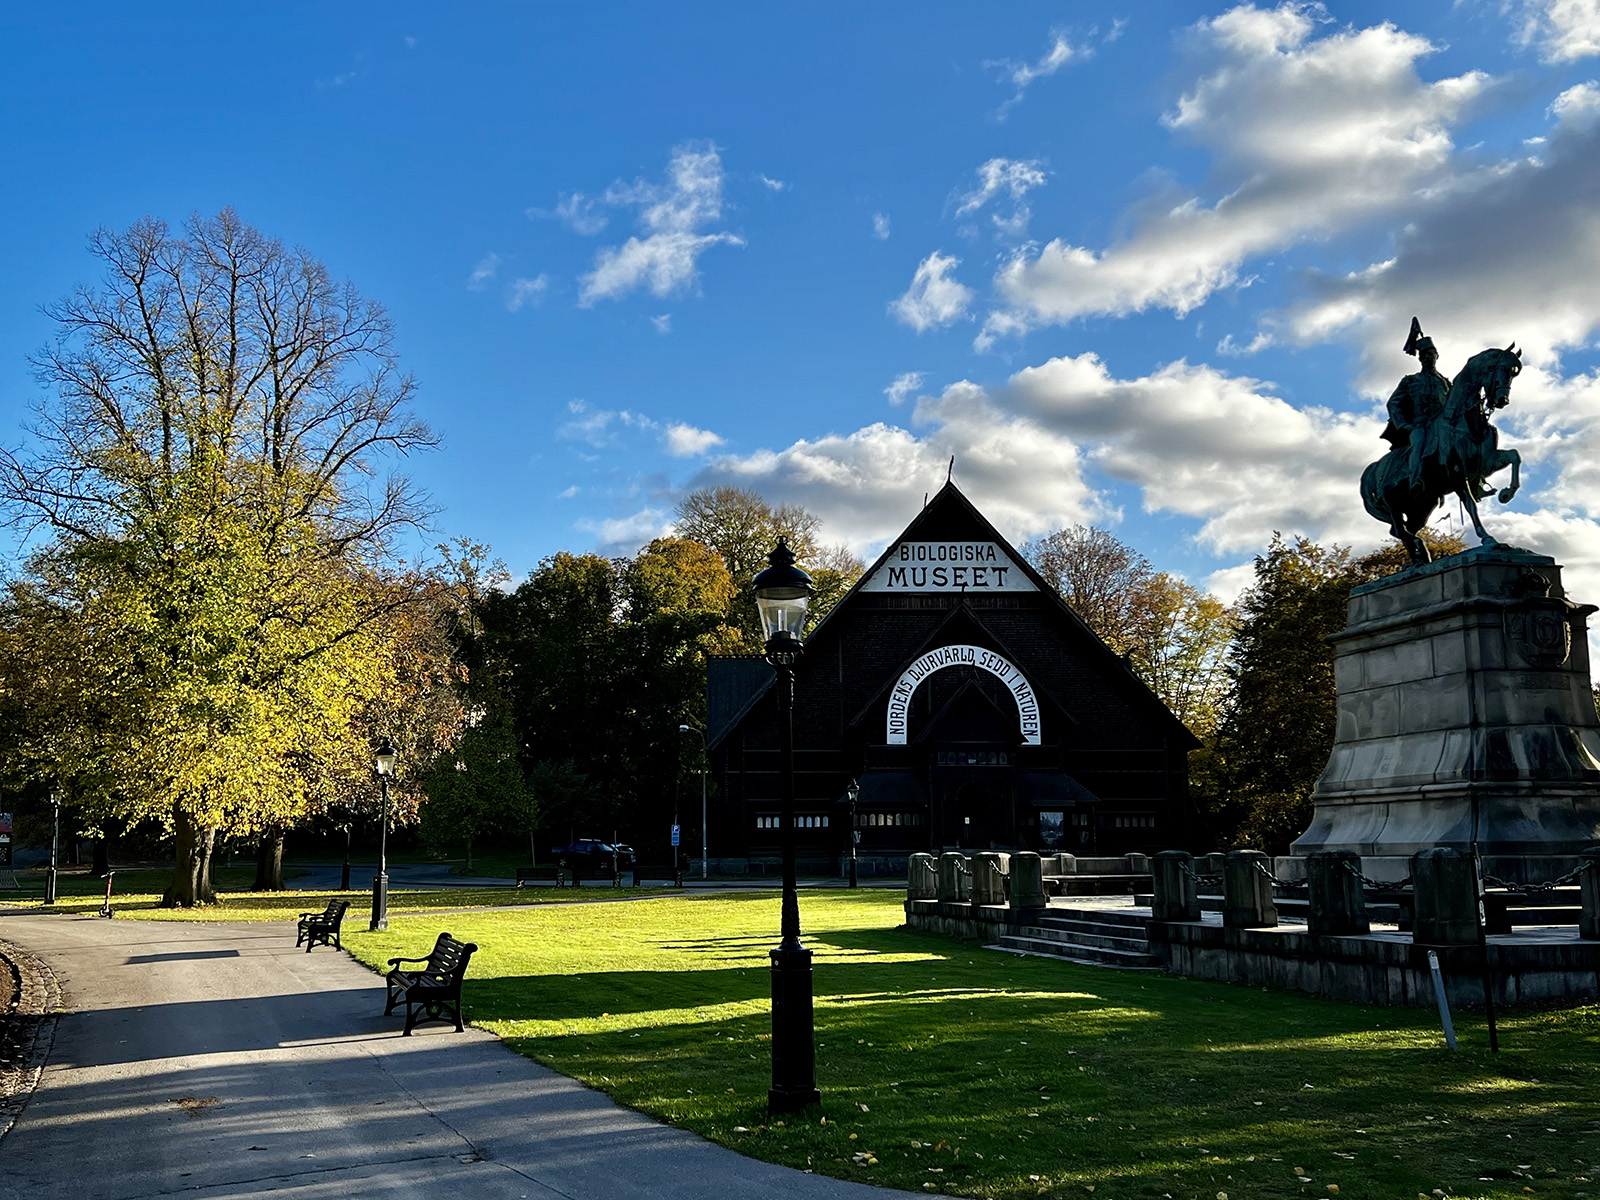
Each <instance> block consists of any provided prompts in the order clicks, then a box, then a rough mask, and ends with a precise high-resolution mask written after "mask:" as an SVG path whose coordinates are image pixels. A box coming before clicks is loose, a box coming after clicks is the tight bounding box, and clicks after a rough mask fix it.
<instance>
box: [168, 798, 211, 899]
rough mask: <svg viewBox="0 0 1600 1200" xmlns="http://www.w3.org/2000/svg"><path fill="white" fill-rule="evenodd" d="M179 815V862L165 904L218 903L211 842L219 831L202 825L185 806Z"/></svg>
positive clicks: (176, 863)
mask: <svg viewBox="0 0 1600 1200" xmlns="http://www.w3.org/2000/svg"><path fill="white" fill-rule="evenodd" d="M174 815H175V817H176V822H175V823H176V826H177V840H178V844H177V847H176V862H175V864H174V868H173V872H172V886H171V887H170V888H168V889H167V893H166V895H164V896H162V897H161V904H162V906H163V907H164V908H193V907H194V906H195V905H196V904H215V903H216V902H217V894H216V892H214V891H212V890H211V844H212V842H213V841H214V840H215V838H216V836H217V831H216V830H215V829H213V828H211V827H210V826H204V827H202V826H201V825H200V823H199V822H198V821H196V820H195V819H194V818H193V817H191V816H190V815H189V814H188V813H186V812H184V811H183V809H181V808H180V809H178V810H177V812H176V813H175V814H174Z"/></svg>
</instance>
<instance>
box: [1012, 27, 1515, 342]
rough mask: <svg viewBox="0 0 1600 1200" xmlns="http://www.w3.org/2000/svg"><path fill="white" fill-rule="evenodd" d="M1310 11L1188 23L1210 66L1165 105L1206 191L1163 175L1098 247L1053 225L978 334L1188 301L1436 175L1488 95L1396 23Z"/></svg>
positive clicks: (1388, 207) (1024, 257) (1374, 213)
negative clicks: (1342, 23) (1206, 194)
mask: <svg viewBox="0 0 1600 1200" xmlns="http://www.w3.org/2000/svg"><path fill="white" fill-rule="evenodd" d="M1322 21H1323V17H1322V14H1321V10H1320V9H1318V8H1314V7H1311V6H1308V5H1304V4H1295V3H1286V4H1282V5H1280V6H1279V7H1277V8H1274V9H1259V8H1256V7H1254V6H1251V5H1243V6H1240V7H1237V8H1234V9H1231V10H1229V11H1228V12H1226V13H1224V14H1222V15H1221V16H1219V17H1216V18H1214V19H1211V20H1208V21H1204V22H1201V23H1200V24H1199V25H1198V26H1196V27H1195V29H1194V30H1193V31H1192V37H1193V40H1194V42H1195V44H1196V47H1197V49H1198V52H1199V53H1200V55H1201V56H1202V58H1203V59H1204V60H1206V61H1207V63H1208V68H1207V70H1206V72H1205V73H1204V74H1202V75H1201V76H1199V77H1198V78H1197V79H1196V80H1195V82H1194V83H1193V84H1192V85H1191V86H1190V87H1189V88H1188V89H1187V90H1186V91H1185V92H1184V93H1183V95H1182V96H1181V97H1180V99H1179V100H1178V102H1177V105H1176V107H1175V108H1174V109H1173V110H1172V111H1171V112H1170V113H1168V114H1167V116H1166V117H1165V118H1164V121H1165V124H1166V125H1167V126H1168V127H1169V128H1170V129H1172V130H1173V131H1174V132H1175V133H1179V134H1182V135H1183V136H1185V137H1186V138H1189V139H1190V140H1192V141H1194V142H1195V143H1197V144H1199V145H1200V146H1202V147H1204V148H1206V149H1208V150H1210V151H1211V154H1212V167H1213V174H1214V176H1215V177H1216V178H1217V179H1218V180H1219V182H1221V183H1222V185H1223V186H1224V187H1231V189H1232V190H1230V191H1227V192H1226V193H1225V194H1224V195H1222V197H1221V198H1220V199H1219V200H1217V201H1216V202H1215V203H1207V202H1206V201H1205V200H1204V199H1203V198H1202V197H1200V196H1198V195H1196V194H1194V193H1191V192H1186V191H1182V190H1179V189H1177V188H1176V187H1169V188H1168V190H1167V191H1165V192H1163V193H1161V194H1158V195H1154V196H1152V197H1150V198H1149V199H1148V200H1147V202H1146V203H1144V204H1143V205H1141V206H1140V207H1139V208H1138V209H1137V210H1135V211H1134V212H1133V213H1132V214H1130V218H1131V220H1130V232H1129V234H1128V235H1127V236H1126V237H1124V238H1122V239H1121V240H1119V241H1117V242H1114V243H1112V244H1111V245H1109V246H1107V247H1105V248H1103V249H1100V250H1095V249H1091V248H1088V247H1085V246H1079V245H1073V244H1072V243H1070V242H1068V241H1066V240H1064V239H1061V238H1056V239H1054V240H1052V241H1050V242H1049V243H1047V244H1046V245H1045V246H1043V247H1042V248H1040V249H1037V250H1034V249H1031V248H1024V249H1021V250H1019V251H1018V252H1017V253H1016V254H1015V255H1014V256H1012V258H1011V259H1010V260H1009V261H1008V262H1006V263H1005V264H1004V265H1003V266H1002V267H1001V269H1000V271H999V272H998V274H997V275H996V277H995V286H996V288H997V290H998V291H999V293H1000V294H1001V296H1002V297H1003V299H1004V300H1005V302H1006V305H1007V307H1006V308H1004V309H1001V310H999V311H997V312H995V313H993V314H991V315H990V317H989V319H988V321H987V322H986V324H985V336H986V338H987V339H988V340H992V339H993V338H994V337H996V336H1001V335H1004V334H1011V333H1017V332H1021V331H1024V330H1026V329H1028V328H1031V327H1033V326H1036V325H1040V324H1046V323H1051V322H1066V321H1070V320H1073V319H1075V318H1078V317H1083V316H1088V315H1094V314H1114V315H1125V314H1128V313H1132V312H1137V311H1141V310H1143V309H1147V308H1151V307H1159V308H1169V309H1171V310H1173V311H1174V312H1177V313H1179V314H1184V313H1187V312H1189V311H1190V310H1192V309H1194V308H1195V307H1197V306H1198V305H1200V304H1203V303H1204V302H1205V301H1206V299H1207V298H1208V297H1209V296H1210V295H1211V294H1212V293H1213V292H1214V291H1216V290H1217V289H1219V288H1223V287H1229V286H1233V285H1235V284H1236V283H1238V282H1239V277H1240V268H1241V266H1242V265H1243V263H1244V262H1245V261H1246V260H1248V259H1249V258H1251V257H1252V256H1256V255H1260V254H1264V253H1269V252H1274V251H1277V250H1280V249H1282V248H1283V247H1286V246H1289V245H1292V244H1294V243H1296V242H1298V241H1302V240H1305V239H1307V238H1318V237H1325V236H1328V235H1330V234H1333V233H1336V232H1341V231H1344V230H1346V229H1349V228H1351V227H1353V226H1356V225H1360V224H1362V223H1370V222H1373V221H1376V220H1379V219H1382V218H1384V217H1388V216H1392V215H1393V214H1395V213H1396V212H1399V211H1402V210H1404V209H1405V208H1407V207H1408V206H1410V205H1413V204H1415V203H1416V202H1417V200H1418V197H1419V196H1422V195H1424V194H1425V193H1426V192H1427V191H1428V189H1429V188H1431V187H1437V186H1440V185H1442V184H1443V183H1445V182H1446V181H1447V172H1448V168H1449V165H1450V159H1451V153H1452V142H1451V138H1450V130H1451V128H1452V127H1453V126H1454V125H1455V124H1456V123H1457V122H1459V121H1460V120H1461V118H1462V117H1463V115H1464V114H1465V113H1466V111H1467V110H1468V108H1469V106H1470V105H1471V104H1472V103H1473V102H1474V101H1475V100H1477V99H1478V98H1479V97H1480V96H1482V94H1483V93H1484V91H1485V89H1486V88H1487V87H1488V85H1489V80H1488V77H1487V76H1485V75H1483V74H1482V73H1480V72H1469V73H1467V74H1464V75H1459V76H1454V77H1451V78H1445V79H1440V80H1436V81H1434V82H1424V81H1423V80H1422V79H1421V78H1419V76H1418V74H1417V64H1418V62H1419V61H1420V60H1421V59H1422V58H1424V57H1426V56H1427V55H1428V54H1430V53H1432V52H1433V50H1434V49H1435V47H1434V46H1433V44H1432V43H1430V42H1429V41H1427V40H1426V39H1424V38H1421V37H1418V36H1415V35H1413V34H1409V33H1406V32H1404V31H1402V30H1400V29H1397V28H1395V27H1394V26H1393V25H1388V24H1384V25H1378V26H1374V27H1372V28H1368V29H1359V30H1358V29H1353V28H1340V29H1335V30H1333V31H1332V32H1328V33H1324V34H1322V35H1321V36H1317V34H1318V25H1319V23H1321V22H1322Z"/></svg>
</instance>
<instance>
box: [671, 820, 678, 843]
mask: <svg viewBox="0 0 1600 1200" xmlns="http://www.w3.org/2000/svg"><path fill="white" fill-rule="evenodd" d="M672 844H673V845H674V846H676V845H677V844H678V826H676V825H674V826H673V827H672Z"/></svg>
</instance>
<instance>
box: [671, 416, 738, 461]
mask: <svg viewBox="0 0 1600 1200" xmlns="http://www.w3.org/2000/svg"><path fill="white" fill-rule="evenodd" d="M724 440H725V439H724V438H723V437H722V435H721V434H718V433H712V432H711V430H709V429H696V428H695V427H694V426H693V425H685V424H682V423H681V422H680V423H676V424H672V425H668V426H667V427H666V429H665V430H663V431H662V434H661V442H662V444H663V445H664V446H666V448H667V453H668V454H670V455H672V456H673V457H674V458H698V457H699V456H700V455H702V454H704V453H705V452H706V451H708V450H712V449H714V448H716V447H717V446H720V445H722V443H723V441H724Z"/></svg>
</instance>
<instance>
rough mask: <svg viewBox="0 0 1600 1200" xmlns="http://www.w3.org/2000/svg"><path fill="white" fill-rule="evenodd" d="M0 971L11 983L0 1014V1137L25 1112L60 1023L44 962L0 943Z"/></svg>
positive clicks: (57, 992) (56, 992) (57, 990)
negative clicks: (11, 994)
mask: <svg viewBox="0 0 1600 1200" xmlns="http://www.w3.org/2000/svg"><path fill="white" fill-rule="evenodd" d="M0 969H3V970H6V971H9V972H10V973H11V975H12V977H13V979H15V981H16V984H17V1000H16V1005H15V1007H13V1008H12V1009H11V1011H10V1012H7V1013H5V1014H0V1138H4V1137H5V1135H6V1134H7V1133H9V1132H10V1131H11V1127H12V1126H13V1125H15V1124H16V1122H17V1118H18V1117H19V1116H21V1115H22V1110H23V1109H24V1108H26V1107H27V1105H28V1101H29V1099H31V1098H32V1096H33V1092H34V1089H35V1088H36V1087H38V1086H39V1078H40V1076H41V1075H43V1074H44V1067H45V1063H46V1061H47V1060H48V1059H49V1057H50V1050H51V1048H52V1046H54V1044H55V1039H56V1026H57V1024H58V1023H59V1022H60V1018H61V985H60V984H59V983H58V982H57V981H56V977H55V974H54V972H52V971H51V970H50V968H49V967H48V966H46V965H45V963H44V961H43V960H42V959H40V958H39V957H37V956H36V955H34V954H30V953H29V952H28V951H27V950H24V949H23V948H22V947H21V946H18V945H17V944H16V943H14V942H7V941H3V940H0Z"/></svg>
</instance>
